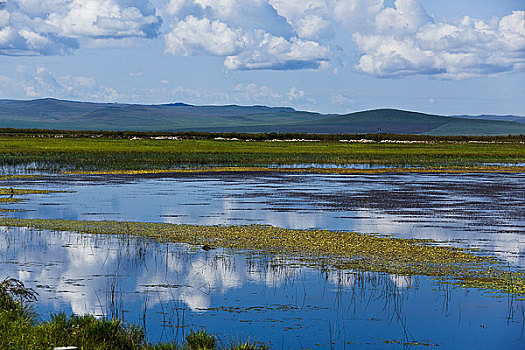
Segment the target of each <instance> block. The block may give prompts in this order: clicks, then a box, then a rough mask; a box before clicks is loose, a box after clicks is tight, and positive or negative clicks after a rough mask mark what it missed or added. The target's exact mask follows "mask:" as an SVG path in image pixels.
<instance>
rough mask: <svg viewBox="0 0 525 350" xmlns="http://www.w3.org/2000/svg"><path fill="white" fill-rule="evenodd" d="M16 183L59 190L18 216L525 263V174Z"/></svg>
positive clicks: (218, 176) (65, 178)
mask: <svg viewBox="0 0 525 350" xmlns="http://www.w3.org/2000/svg"><path fill="white" fill-rule="evenodd" d="M25 181H26V180H21V179H14V180H10V181H9V182H7V184H8V185H9V186H13V187H24V186H25V187H30V188H42V189H51V190H66V191H70V192H68V193H56V194H52V195H47V196H28V198H29V200H28V201H27V202H26V203H23V204H12V205H10V206H9V207H10V208H13V209H16V208H19V209H26V210H31V211H28V212H19V213H9V214H7V215H9V216H18V217H25V218H63V219H85V220H132V221H145V222H170V223H183V224H205V225H216V224H219V225H224V224H226V225H227V224H253V223H257V224H270V225H273V226H278V227H286V228H296V229H307V228H321V229H329V230H347V231H358V232H364V233H384V234H392V235H394V236H397V237H407V238H430V239H435V240H438V241H443V242H446V244H452V245H457V246H460V247H474V248H480V249H484V250H487V251H488V252H490V254H496V255H498V256H500V257H502V258H504V259H506V260H507V261H508V262H509V263H510V264H512V265H514V266H524V265H525V235H524V233H525V174H397V175H392V174H381V175H320V174H314V175H312V174H278V173H261V174H253V173H251V174H249V175H248V176H247V175H243V174H212V175H206V174H171V175H163V176H151V177H135V176H60V175H57V176H52V177H44V178H41V179H33V180H31V181H30V182H29V181H28V182H25Z"/></svg>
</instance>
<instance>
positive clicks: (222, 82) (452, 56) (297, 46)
mask: <svg viewBox="0 0 525 350" xmlns="http://www.w3.org/2000/svg"><path fill="white" fill-rule="evenodd" d="M0 67H1V68H0V98H12V99H33V98H42V97H55V98H60V99H71V100H80V101H96V102H121V103H123V102H131V103H166V102H177V101H182V102H186V103H192V104H242V105H252V104H263V105H270V106H292V107H295V108H297V109H303V110H310V111H319V112H324V113H345V112H350V111H359V110H365V109H372V108H380V107H393V108H401V109H407V110H417V111H422V112H428V113H437V114H445V115H450V114H482V113H486V114H518V115H525V98H524V96H525V0H499V1H496V0H476V1H475V0H461V1H458V0H454V1H453V0H439V1H435V0H397V1H393V0H384V1H381V0H303V1H295V0H47V1H39V0H8V1H2V0H0Z"/></svg>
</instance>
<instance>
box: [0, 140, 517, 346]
mask: <svg viewBox="0 0 525 350" xmlns="http://www.w3.org/2000/svg"><path fill="white" fill-rule="evenodd" d="M84 141H85V140H84ZM84 141H82V142H84ZM139 141H140V140H139ZM23 142H26V141H23ZM30 142H36V141H34V140H33V139H32V140H30ZM45 142H47V141H45ZM49 142H51V143H52V142H60V139H59V141H56V140H55V139H53V140H52V141H49ZM85 142H88V141H85ZM122 142H129V140H124V141H122ZM145 142H146V141H145ZM147 142H150V141H147ZM162 142H167V141H166V140H162ZM174 142H180V141H174ZM192 142H193V141H192ZM198 142H210V141H198ZM217 142H218V141H217ZM217 142H216V144H217ZM220 142H224V141H220ZM226 142H230V141H226ZM231 143H232V144H235V142H233V141H232V142H231ZM223 144H224V143H223ZM282 144H283V143H282V142H275V143H266V144H265V145H268V146H264V147H270V148H273V149H274V150H275V147H277V148H278V149H279V151H277V152H281V153H282V152H283V149H284V148H282ZM210 145H211V144H210ZM242 145H243V146H242V147H246V146H244V145H245V144H244V143H243V144H242ZM293 145H294V146H293V147H292V148H291V151H297V150H298V149H300V148H302V149H303V151H304V150H306V151H304V152H300V153H301V154H302V155H301V157H302V158H301V157H299V158H301V159H302V161H301V162H299V163H301V164H300V165H294V164H296V163H295V158H293V159H292V160H291V161H290V162H289V164H288V165H284V166H283V163H284V162H283V161H282V159H281V160H280V158H279V157H277V158H276V157H273V158H272V157H269V158H268V162H267V163H264V162H263V163H264V164H263V166H261V164H259V163H257V162H254V163H257V164H253V163H251V162H252V160H253V159H251V158H250V159H251V160H250V161H249V162H246V163H245V164H243V166H242V167H234V168H232V167H231V164H229V163H228V162H224V161H223V160H224V159H222V158H221V159H222V160H221V161H220V162H219V163H220V164H215V163H214V162H209V163H206V162H208V160H206V161H205V163H206V164H208V166H211V165H220V167H215V168H204V169H203V168H199V169H192V167H193V166H195V165H191V166H190V165H187V166H184V164H182V166H181V163H178V161H177V162H172V160H170V161H169V162H167V163H166V164H168V163H169V166H168V165H166V164H164V165H162V164H161V163H159V164H160V165H158V166H156V167H155V166H152V164H153V163H149V162H150V161H151V159H153V158H151V159H150V158H147V157H150V155H148V156H147V157H146V158H140V157H141V156H139V157H138V159H139V160H138V161H136V162H135V163H133V164H135V165H134V166H132V167H131V166H119V165H118V164H117V165H115V166H107V165H108V164H110V163H111V159H116V158H115V157H117V153H118V152H116V153H114V154H113V155H112V156H111V157H108V158H105V159H106V160H108V162H107V163H104V162H102V163H101V164H102V165H101V166H99V167H94V166H93V165H94V164H95V163H94V161H93V162H90V161H86V163H85V164H84V166H83V165H82V162H81V161H78V162H76V161H73V162H71V161H68V162H66V160H65V158H64V159H62V160H59V161H58V163H57V159H59V158H60V157H62V156H63V154H62V155H60V156H57V155H56V152H55V151H48V150H43V148H38V147H37V148H36V150H35V151H34V152H33V153H31V152H29V153H28V154H27V155H28V156H27V157H25V158H23V157H22V158H23V159H22V158H20V157H19V156H17V155H16V154H15V153H16V152H14V151H11V153H9V151H6V148H4V149H3V151H2V152H3V153H2V154H3V156H2V157H4V163H3V168H2V170H3V173H4V176H3V177H2V179H1V185H0V187H1V188H2V189H1V190H0V198H1V201H0V209H1V210H2V212H1V213H0V214H1V215H2V217H0V226H1V231H0V232H1V233H0V266H1V269H0V271H1V275H0V279H4V278H6V277H15V278H17V279H19V280H21V281H23V282H24V283H25V284H26V285H27V286H29V287H31V288H33V289H34V290H35V291H37V292H38V293H39V295H38V299H39V300H38V302H37V303H35V308H36V309H37V311H38V313H39V315H41V317H42V319H44V320H46V319H49V315H50V313H59V312H64V313H66V314H72V313H73V314H78V315H95V316H96V317H99V318H109V319H111V318H118V319H121V320H123V321H124V322H126V323H129V324H131V323H133V324H136V325H138V326H140V327H142V328H143V329H144V332H145V335H146V337H147V339H148V340H149V341H152V342H158V341H175V342H178V343H181V342H183V341H184V339H185V337H186V336H187V335H188V334H190V332H191V331H198V330H202V329H205V330H207V331H209V332H211V333H213V334H216V335H217V336H218V338H219V340H221V341H223V342H224V343H227V342H228V341H231V340H232V339H233V340H236V339H239V340H245V339H249V340H251V341H255V342H261V343H264V344H266V345H267V346H269V347H270V348H272V349H299V348H305V349H310V348H312V349H315V348H319V349H327V348H334V349H352V348H358V349H360V348H370V349H376V348H385V349H390V348H392V349H395V348H419V347H423V348H425V347H440V348H444V349H448V348H467V349H468V348H473V349H493V348H505V349H521V348H523V346H524V345H525V333H524V321H525V304H524V303H525V301H524V297H525V291H524V289H525V279H524V275H523V266H524V263H525V181H524V180H525V171H524V170H523V161H524V157H523V145H522V144H520V143H514V144H512V145H510V146H509V145H493V144H472V146H468V147H471V148H468V147H466V148H463V150H464V153H463V155H461V153H458V154H457V155H456V157H455V158H454V159H450V157H449V156H446V154H448V153H447V152H450V154H452V153H453V152H452V151H453V149H454V148H455V147H458V146H457V145H456V144H450V145H445V146H443V147H441V148H440V147H438V148H437V149H436V150H434V151H433V150H432V148H430V147H429V148H426V151H424V152H423V153H425V152H426V153H425V154H426V155H425V156H424V157H427V159H428V157H430V156H429V155H430V154H432V153H433V152H434V153H435V154H438V155H437V156H435V158H433V159H432V160H431V162H430V163H425V162H423V161H422V158H419V160H418V158H417V157H416V158H414V159H415V161H414V162H412V163H411V162H404V161H403V159H400V158H399V157H395V156H392V155H393V154H398V155H399V154H409V153H410V154H416V152H417V150H416V149H415V148H414V147H420V148H419V150H421V145H408V146H407V145H387V146H385V145H382V146H381V145H379V144H378V145H374V146H372V148H370V146H367V145H361V144H358V145H356V146H355V147H353V146H350V148H337V147H340V146H339V144H338V146H337V147H336V148H334V150H335V151H334V152H335V153H336V154H339V155H337V157H340V156H341V154H343V153H345V152H346V153H345V154H346V155H345V156H344V157H346V158H344V159H345V160H344V161H343V162H342V163H339V162H338V161H334V159H335V158H334V159H332V158H333V157H332V158H330V157H328V158H326V161H323V163H319V159H325V158H317V157H318V156H317V155H316V156H313V157H311V156H305V154H306V155H308V154H310V153H312V152H313V153H316V152H317V151H314V148H311V147H312V145H313V143H312V142H308V143H306V142H305V143H304V144H303V143H301V142H299V143H297V142H296V143H293ZM33 146H34V145H33ZM201 146H202V144H201ZM343 146H347V147H348V144H346V145H343ZM343 146H341V147H343ZM365 146H366V147H369V148H368V150H370V152H375V153H376V154H377V153H378V152H379V153H381V152H386V151H385V150H386V149H390V151H388V152H390V153H388V152H387V153H388V155H387V154H386V153H383V155H381V157H383V158H381V159H382V160H381V159H379V158H377V159H376V161H370V162H368V163H361V162H359V161H356V160H358V159H361V157H362V159H365V158H367V157H368V159H371V158H370V154H368V156H367V155H360V154H359V147H365ZM82 147H84V146H82ZM104 147H107V146H104ZM119 147H120V146H119ZM170 147H171V146H170ZM173 147H174V146H173ZM206 147H208V148H206ZM206 147H205V148H206V149H212V148H210V147H211V146H206ZM220 147H223V146H220ZM228 147H230V146H228ZM231 147H238V146H235V145H234V146H231ZM249 147H251V146H249ZM294 147H295V148H294ZM352 147H353V148H352ZM381 147H383V148H381ZM384 147H386V148H384ZM394 147H397V150H395V151H393V150H392V149H394ZM425 147H426V146H425ZM476 147H479V148H476ZM190 148H191V147H190ZM270 148H267V149H268V150H269V149H270ZM446 148H448V151H445V149H446ZM57 149H58V148H57ZM337 149H339V151H337ZM409 149H411V150H409ZM483 149H489V152H487V154H486V155H484V156H478V155H479V154H482V153H483ZM490 149H492V151H490ZM38 150H39V151H38ZM159 150H160V148H159V149H158V150H157V151H155V152H161V151H159ZM308 150H309V151H308ZM378 150H380V151H378ZM325 151H326V149H325V150H324V151H322V152H321V151H319V154H321V153H323V152H325ZM75 152H76V151H75ZM82 152H84V151H82ZM162 152H164V151H162ZM166 152H167V151H166ZM206 152H208V151H206ZM206 152H205V153H206ZM250 152H251V151H250ZM268 152H270V151H268ZM272 152H273V151H272ZM309 152H310V153H309ZM407 152H408V153H407ZM476 152H477V153H476ZM7 153H9V154H8V155H6V154H7ZM22 153H23V152H22ZM22 153H19V154H22ZM37 153H38V156H34V154H37ZM190 153H191V152H190ZM197 153H198V152H197ZM219 153H220V152H219ZM226 153H228V152H226ZM248 153H249V152H248ZM73 154H74V152H73V153H71V154H69V155H68V157H73ZM168 154H170V153H169V152H168ZM206 154H208V153H206ZM243 154H244V156H245V155H246V154H247V153H243ZM468 154H470V155H468ZM244 156H243V157H244ZM6 157H7V158H9V159H10V160H9V161H7V160H6V159H7V158H6ZM16 157H18V158H16ZM57 157H58V158H57ZM126 157H128V158H129V160H125V162H128V163H129V164H132V161H131V159H133V153H132V152H131V153H130V155H125V158H126ZM151 157H153V156H151ZM169 157H171V156H168V158H169ZM199 157H201V156H199ZM206 157H207V156H206ZM221 157H222V156H221ZM228 157H230V156H228ZM235 157H237V156H235ZM235 157H234V158H232V159H234V161H237V160H238V159H237V158H235ZM418 157H419V156H418ZM447 157H448V158H447ZM469 157H470V158H469ZM128 158H126V159H128ZM168 158H163V159H168ZM299 158H298V159H299ZM372 158H373V157H372ZM401 158H403V157H401ZM69 159H71V158H69ZM82 159H83V161H84V160H85V159H87V158H82ZM140 159H143V160H147V159H149V160H147V161H144V162H141V161H140ZM201 159H205V158H202V157H201ZM206 159H207V158H206ZM236 159H237V160H236ZM246 159H248V158H246ZM283 159H285V158H283ZM337 159H339V160H340V159H342V158H337ZM378 159H379V161H378ZM387 159H388V160H387ZM447 159H448V160H447ZM15 160H16V161H15ZM329 160H331V161H329ZM26 161H27V162H26ZM270 161H271V162H270ZM60 162H63V163H60ZM396 162H397V163H396ZM443 162H444V163H443ZM128 163H126V164H128ZM248 163H250V164H248ZM437 163H440V164H437ZM57 164H59V165H60V166H57ZM122 164H124V163H120V165H122ZM192 164H193V163H192ZM331 164H333V165H331ZM394 164H396V165H395V166H396V167H395V168H394V167H393V165H394ZM305 165H308V166H305ZM254 166H255V168H254ZM64 171H69V173H64Z"/></svg>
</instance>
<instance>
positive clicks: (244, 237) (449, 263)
mask: <svg viewBox="0 0 525 350" xmlns="http://www.w3.org/2000/svg"><path fill="white" fill-rule="evenodd" d="M0 225H1V226H20V227H31V228H35V229H49V230H58V231H75V232H81V233H89V234H118V235H137V236H145V237H149V238H152V239H156V240H160V241H167V242H180V243H189V244H194V245H199V246H202V247H206V249H211V248H213V247H226V248H232V249H241V250H245V251H248V252H254V253H259V252H265V253H269V254H276V255H284V256H295V257H297V258H299V259H300V260H301V261H303V262H304V263H305V264H308V265H311V266H318V267H319V266H321V267H325V268H327V267H328V268H342V269H354V270H359V271H376V272H386V273H389V274H396V275H399V274H401V275H426V276H432V277H436V278H438V279H440V280H443V281H446V282H449V283H453V284H457V285H460V286H463V287H479V288H484V289H489V290H495V291H503V292H506V293H512V294H516V295H519V296H525V273H524V272H522V271H510V270H509V269H508V268H507V267H506V266H505V264H504V263H503V262H502V261H501V260H498V259H496V258H492V257H487V256H480V255H477V254H475V253H474V252H472V251H468V250H463V249H459V248H453V247H442V246H436V245H434V244H433V242H432V241H429V240H417V239H398V238H391V237H380V236H376V235H365V234H359V233H352V232H335V231H326V230H291V229H282V228H276V227H271V226H261V225H250V226H199V225H175V224H163V223H140V222H116V221H75V220H40V219H13V218H0Z"/></svg>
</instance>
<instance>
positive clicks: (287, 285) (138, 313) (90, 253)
mask: <svg viewBox="0 0 525 350" xmlns="http://www.w3.org/2000/svg"><path fill="white" fill-rule="evenodd" d="M283 259H284V258H283ZM7 276H11V277H17V278H19V279H21V280H22V281H24V283H26V284H27V285H29V286H31V287H34V288H35V289H36V290H37V291H38V292H39V294H40V295H39V299H40V301H39V302H38V309H39V311H40V314H41V315H43V317H44V318H46V315H48V314H49V312H50V311H51V312H58V311H65V312H75V313H79V314H83V313H93V314H96V315H108V316H121V317H123V318H124V319H126V320H127V321H130V322H135V323H138V324H141V325H143V326H145V328H146V330H147V334H148V336H149V338H150V339H151V340H160V339H163V340H181V339H182V338H183V334H184V333H187V332H188V331H189V329H200V328H201V327H205V328H206V329H208V330H210V331H211V332H216V333H218V334H219V336H220V337H221V338H222V339H224V340H225V341H229V340H231V339H237V338H242V339H246V338H248V337H249V338H250V339H251V340H261V341H269V342H270V343H271V345H272V347H273V348H276V349H280V348H283V349H297V348H319V349H327V348H330V345H332V346H333V348H336V349H344V348H391V347H396V348H399V347H400V345H399V344H403V343H407V342H418V343H423V344H428V345H437V346H439V347H440V348H444V349H450V348H475V349H495V348H505V349H521V348H523V346H524V345H525V339H524V334H523V321H524V314H523V313H524V305H523V302H522V301H516V300H512V299H509V298H508V297H501V298H494V297H488V296H487V295H484V294H483V293H482V292H480V291H478V290H463V289H459V288H454V287H450V286H446V285H439V284H436V283H435V282H433V281H431V280H430V279H428V278H424V277H407V276H389V275H383V274H371V273H360V274H358V273H353V272H351V271H320V270H318V269H312V268H308V267H304V266H299V265H296V264H294V261H292V260H290V259H289V258H288V260H282V261H280V260H279V258H278V257H270V256H267V255H256V256H254V255H250V254H248V253H233V252H231V251H228V250H224V249H216V250H211V251H203V250H201V249H199V248H198V247H191V246H188V245H181V244H165V243H156V242H152V241H150V240H145V239H141V238H132V237H129V236H127V237H117V236H92V235H80V234H75V233H71V232H62V233H56V232H50V231H31V230H27V229H21V228H9V229H8V228H0V279H3V278H5V277H7ZM407 347H409V346H407Z"/></svg>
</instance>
